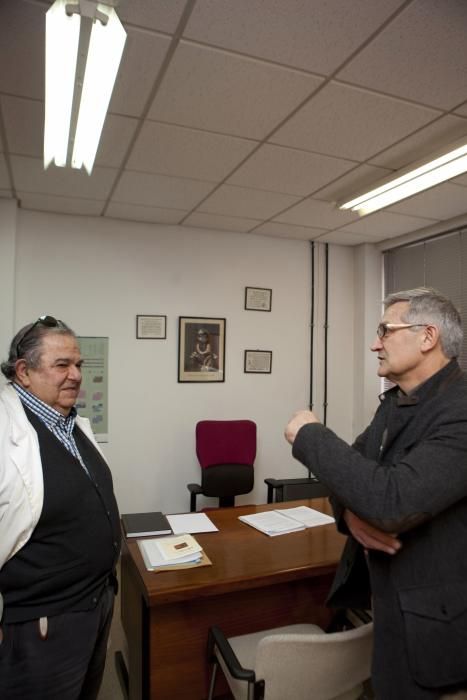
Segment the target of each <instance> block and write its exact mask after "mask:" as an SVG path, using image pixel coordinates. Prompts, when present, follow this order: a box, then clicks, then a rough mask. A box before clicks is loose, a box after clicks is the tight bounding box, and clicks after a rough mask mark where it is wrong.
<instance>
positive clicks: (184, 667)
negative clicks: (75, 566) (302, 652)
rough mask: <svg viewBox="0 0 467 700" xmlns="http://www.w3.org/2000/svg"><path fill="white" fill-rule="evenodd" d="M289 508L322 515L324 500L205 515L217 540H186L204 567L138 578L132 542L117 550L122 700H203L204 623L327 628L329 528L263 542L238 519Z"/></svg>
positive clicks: (230, 627) (333, 543) (336, 539)
mask: <svg viewBox="0 0 467 700" xmlns="http://www.w3.org/2000/svg"><path fill="white" fill-rule="evenodd" d="M294 505H308V506H310V507H312V508H316V509H319V510H322V511H323V512H329V504H328V502H327V499H324V498H323V499H314V500H304V501H295V502H288V503H280V504H277V503H276V504H272V505H261V506H247V507H236V508H223V509H218V510H212V511H209V513H208V515H209V517H210V518H211V520H212V521H213V522H214V523H215V524H216V525H217V527H218V528H219V532H212V533H205V534H197V535H195V537H196V539H197V540H198V541H199V543H200V544H201V545H202V547H203V549H204V551H205V552H206V554H207V556H208V557H209V559H210V560H211V561H212V564H213V565H212V566H206V567H199V568H193V569H184V570H181V571H165V572H151V571H147V570H146V568H145V566H144V563H143V560H142V557H141V554H140V551H139V548H138V545H137V543H136V540H135V539H130V540H127V541H126V542H125V544H124V549H123V555H122V575H121V579H122V580H121V595H122V623H123V628H124V630H125V633H126V636H127V640H128V646H129V697H130V700H148V699H151V700H165V699H168V698H171V700H203V698H206V697H207V687H208V675H209V669H208V667H207V665H206V641H207V633H208V628H209V627H210V626H211V625H213V624H217V625H219V626H220V627H221V628H222V629H223V630H224V631H225V633H226V634H227V635H228V636H231V635H234V634H243V633H247V632H254V631H258V630H261V629H268V628H270V627H276V626H278V625H286V624H291V623H294V622H314V623H317V624H319V625H321V626H325V625H326V624H327V622H328V621H329V617H330V613H329V611H328V610H327V609H326V608H325V607H324V605H323V604H324V599H325V597H326V594H327V592H328V590H329V586H330V583H331V581H332V578H333V574H334V571H335V568H336V564H337V562H338V560H339V558H340V555H341V551H342V547H343V544H344V539H345V538H344V537H343V536H342V535H340V534H338V533H337V531H336V529H335V525H334V524H331V525H324V526H321V527H315V528H308V529H306V530H302V531H300V532H295V533H290V534H287V535H280V536H279V537H268V536H267V535H264V534H262V533H261V532H258V531H257V530H255V529H253V528H251V527H249V526H248V525H246V524H244V523H242V522H241V521H240V520H238V516H239V515H245V514H247V513H255V512H259V511H263V510H273V509H274V508H290V507H292V506H294ZM220 680H221V679H220V678H219V681H218V688H219V692H221V691H222V683H221V682H220Z"/></svg>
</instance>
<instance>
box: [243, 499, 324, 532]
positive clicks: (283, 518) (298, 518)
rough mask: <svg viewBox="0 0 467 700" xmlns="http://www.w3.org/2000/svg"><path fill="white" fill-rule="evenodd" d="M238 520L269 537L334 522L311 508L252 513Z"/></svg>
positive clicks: (303, 507)
mask: <svg viewBox="0 0 467 700" xmlns="http://www.w3.org/2000/svg"><path fill="white" fill-rule="evenodd" d="M239 520H242V521H243V522H244V523H246V524H247V525H251V527H254V528H256V529H257V530H260V532H264V533H265V534H266V535H269V536H270V537H275V536H276V535H285V534H286V533H287V532H296V531H297V530H304V529H305V528H306V527H315V526H317V525H327V524H328V523H333V522H334V518H332V517H331V516H330V515H325V514H324V513H320V511H319V510H313V508H308V506H298V507H296V508H283V509H281V510H268V511H264V512H263V513H253V514H252V515H240V516H239Z"/></svg>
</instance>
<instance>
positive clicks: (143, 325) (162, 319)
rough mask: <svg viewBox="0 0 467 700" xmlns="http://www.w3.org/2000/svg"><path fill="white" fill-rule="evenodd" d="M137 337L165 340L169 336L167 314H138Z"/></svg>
mask: <svg viewBox="0 0 467 700" xmlns="http://www.w3.org/2000/svg"><path fill="white" fill-rule="evenodd" d="M136 337H137V338H139V339H141V340H165V339H166V338H167V316H154V315H151V314H150V315H147V316H143V315H140V316H137V317H136Z"/></svg>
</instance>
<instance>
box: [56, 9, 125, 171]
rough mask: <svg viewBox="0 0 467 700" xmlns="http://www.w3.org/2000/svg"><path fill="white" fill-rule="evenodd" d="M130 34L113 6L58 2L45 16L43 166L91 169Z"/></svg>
mask: <svg viewBox="0 0 467 700" xmlns="http://www.w3.org/2000/svg"><path fill="white" fill-rule="evenodd" d="M125 41H126V32H125V30H124V29H123V26H122V24H121V22H120V20H119V19H118V16H117V13H116V12H115V10H114V9H113V7H109V6H108V5H107V4H104V3H98V2H97V0H79V4H77V1H76V0H75V2H74V3H73V2H70V1H69V0H55V2H54V4H53V5H52V7H51V8H50V9H49V10H48V11H47V14H46V107H45V128H44V167H45V168H47V167H48V166H49V165H50V163H52V162H54V163H55V165H57V166H59V167H64V166H66V165H71V166H72V167H73V168H81V167H83V166H84V168H85V169H86V171H87V172H88V174H89V175H90V174H91V172H92V168H93V165H94V160H95V157H96V153H97V148H98V145H99V139H100V136H101V132H102V128H103V126H104V121H105V117H106V114H107V109H108V106H109V102H110V97H111V95H112V90H113V87H114V83H115V79H116V77H117V72H118V68H119V65H120V60H121V57H122V53H123V48H124V45H125Z"/></svg>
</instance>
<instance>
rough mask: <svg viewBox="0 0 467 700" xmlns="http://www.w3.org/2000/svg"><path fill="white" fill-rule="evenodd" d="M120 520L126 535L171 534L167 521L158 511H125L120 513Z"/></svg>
mask: <svg viewBox="0 0 467 700" xmlns="http://www.w3.org/2000/svg"><path fill="white" fill-rule="evenodd" d="M122 522H123V527H124V529H125V534H126V536H127V537H145V536H146V535H170V534H172V528H171V527H170V525H169V521H168V520H167V518H166V517H165V515H164V514H163V513H160V512H159V511H158V512H154V513H125V514H124V515H122Z"/></svg>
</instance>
